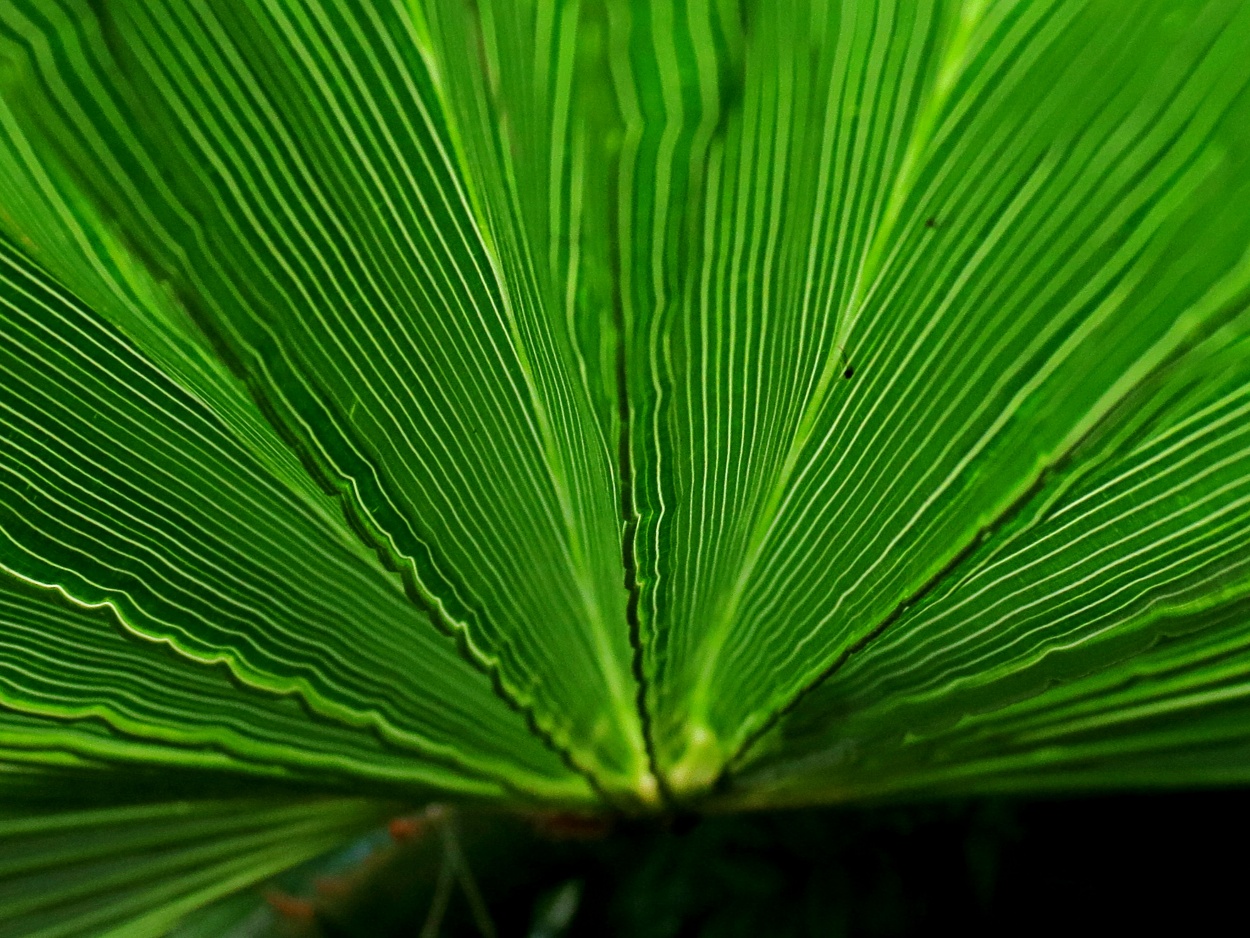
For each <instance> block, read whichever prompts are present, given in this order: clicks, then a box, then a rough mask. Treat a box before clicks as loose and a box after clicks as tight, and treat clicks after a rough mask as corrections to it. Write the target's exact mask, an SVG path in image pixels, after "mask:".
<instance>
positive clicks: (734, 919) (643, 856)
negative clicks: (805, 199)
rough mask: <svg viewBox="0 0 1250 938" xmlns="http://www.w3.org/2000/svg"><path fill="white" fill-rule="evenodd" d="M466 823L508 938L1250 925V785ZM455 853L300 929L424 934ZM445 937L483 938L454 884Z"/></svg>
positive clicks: (411, 861) (354, 893) (425, 862)
mask: <svg viewBox="0 0 1250 938" xmlns="http://www.w3.org/2000/svg"><path fill="white" fill-rule="evenodd" d="M452 825H453V827H454V829H455V831H456V832H457V833H456V837H455V842H456V844H457V845H458V847H459V849H460V850H461V851H462V853H463V856H464V857H465V859H466V863H467V865H468V866H469V868H470V869H471V870H472V874H473V880H474V882H475V883H476V884H477V886H478V887H479V888H480V891H481V893H482V896H483V902H484V905H485V906H486V908H487V909H488V910H489V915H490V918H491V920H492V922H493V925H494V928H495V930H496V932H497V934H498V935H500V936H501V938H507V936H514V935H516V936H524V935H535V936H557V935H561V936H612V935H620V936H630V938H632V936H639V938H642V936H646V938H653V936H654V938H666V936H684V935H707V936H771V935H777V936H787V935H821V936H826V935H828V936H836V935H863V936H894V935H932V934H940V933H944V932H955V933H959V934H964V935H1018V934H1043V933H1045V934H1059V935H1066V934H1086V933H1099V934H1113V935H1114V934H1123V933H1126V932H1128V931H1144V932H1146V933H1152V932H1158V931H1160V930H1169V931H1170V930H1172V928H1171V927H1170V926H1171V925H1172V924H1175V925H1176V930H1177V931H1178V933H1180V934H1185V935H1190V934H1211V933H1217V932H1218V933H1221V934H1223V933H1231V934H1241V933H1246V932H1247V931H1250V915H1248V903H1250V882H1248V881H1247V872H1248V866H1250V864H1247V861H1246V859H1245V845H1246V844H1247V841H1248V839H1250V792H1240V791H1204V792H1185V793H1170V794H1149V795H1145V794H1138V795H1115V796H1097V797H1080V798H1065V799H1058V798H1053V799H1046V800H1019V799H1005V798H996V799H989V800H985V799H979V800H968V801H960V802H944V803H934V804H923V805H911V806H887V807H870V808H827V809H816V810H803V811H785V812H775V813H761V814H753V815H740V816H724V817H715V816H711V817H704V818H699V817H694V816H691V817H679V818H670V819H666V820H664V821H659V822H656V821H651V822H645V823H644V822H639V821H634V822H629V821H618V822H616V823H615V824H613V825H612V830H611V831H610V832H605V831H603V830H600V829H598V828H597V827H596V826H595V825H593V824H589V825H579V824H575V823H573V822H572V821H571V820H567V819H561V818H546V819H541V820H540V819H534V818H530V819H517V818H508V817H499V816H493V817H492V816H475V815H471V814H461V815H458V816H456V817H455V818H454V820H453V822H452ZM446 849H447V848H446V838H445V836H444V835H443V834H442V833H441V832H440V831H439V830H438V828H437V826H431V828H430V829H429V830H427V831H426V832H425V833H423V834H422V835H420V836H419V837H416V838H413V840H412V841H411V842H408V843H404V844H401V845H399V846H398V847H389V846H388V847H387V848H386V849H384V850H379V851H377V853H376V854H375V856H374V859H373V861H371V863H369V864H365V866H364V867H360V868H357V871H356V873H354V874H352V876H351V877H350V879H351V888H350V889H349V890H346V891H344V890H342V889H341V888H340V889H339V890H338V895H337V896H332V897H331V898H329V899H326V898H325V897H324V895H323V896H322V897H321V898H318V899H316V900H315V904H316V907H317V911H316V920H315V924H314V925H313V927H312V928H311V929H300V931H301V932H303V933H305V934H307V933H310V932H311V933H313V934H317V933H319V934H321V935H323V936H325V938H342V936H350V938H356V936H373V935H380V936H389V935H396V936H398V935H408V936H415V935H419V934H421V932H422V927H423V925H424V923H425V921H426V917H427V914H428V911H429V908H430V906H431V902H432V899H431V897H432V895H433V891H434V888H435V886H434V884H435V883H436V881H437V873H438V869H439V866H440V864H441V863H442V862H443V858H444V857H445V851H446ZM388 851H389V852H388ZM339 885H340V886H341V884H339ZM326 891H328V892H331V893H333V892H334V890H325V888H324V884H323V892H326ZM570 911H571V918H569V913H570ZM1216 923H1222V924H1221V926H1220V927H1218V928H1217V927H1216ZM439 934H441V935H444V936H460V935H477V934H479V930H478V929H477V928H476V927H475V925H474V924H473V916H472V914H471V904H470V903H469V902H468V901H467V900H466V899H465V896H464V891H463V890H462V889H461V888H459V887H457V888H456V889H454V890H453V891H452V894H451V899H450V902H449V904H448V906H447V911H446V915H445V916H444V918H443V921H442V926H441V929H440V932H439Z"/></svg>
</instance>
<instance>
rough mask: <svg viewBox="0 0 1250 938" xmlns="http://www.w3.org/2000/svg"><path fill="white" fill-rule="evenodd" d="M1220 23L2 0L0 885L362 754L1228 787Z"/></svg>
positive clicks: (120, 850)
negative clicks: (82, 844)
mask: <svg viewBox="0 0 1250 938" xmlns="http://www.w3.org/2000/svg"><path fill="white" fill-rule="evenodd" d="M1247 42H1250V9H1247V7H1246V6H1245V4H1242V3H1239V2H1236V0H1210V2H1198V0H1194V2H1187V3H1182V4H1177V3H1166V4H1165V3H1148V4H1144V5H1138V6H1137V7H1135V8H1134V10H1133V11H1132V13H1131V14H1130V13H1128V12H1127V11H1125V10H1123V9H1120V8H1117V7H1116V6H1115V5H1105V4H1095V3H1087V2H1080V0H1027V2H1026V0H1020V2H1005V0H1004V2H989V0H985V2H977V0H967V2H963V3H954V2H952V3H943V2H933V3H921V4H915V3H903V2H900V3H893V2H890V0H880V2H875V3H860V2H850V0H848V2H845V3H836V2H827V0H780V2H777V3H749V2H741V3H733V2H727V0H716V2H712V0H689V2H681V3H679V2H668V0H655V2H636V3H607V4H599V3H592V2H590V0H525V2H519V3H495V2H485V0H482V2H478V3H476V4H468V3H464V4H461V3H459V2H445V3H444V2H438V3H422V2H410V3H404V2H399V0H395V2H385V3H376V4H374V3H354V2H329V0H231V2H228V3H211V4H210V3H205V2H190V3H188V2H182V0H178V2H175V0H168V2H163V0H117V2H110V3H107V4H93V3H90V2H88V0H8V2H7V3H5V4H4V5H3V6H0V232H2V236H3V240H2V241H0V318H2V320H3V326H2V327H0V432H2V433H3V446H0V727H2V729H0V759H2V760H3V763H2V764H3V767H4V769H5V771H4V772H3V773H0V791H2V792H3V793H4V794H3V797H4V799H5V802H6V803H8V804H10V805H11V806H13V810H15V811H17V810H29V811H31V812H34V813H33V814H32V815H31V816H30V817H29V818H28V819H27V820H24V821H22V822H21V824H19V827H21V831H22V832H24V833H14V834H11V835H9V836H6V839H5V841H4V843H5V844H6V846H5V847H3V848H0V871H3V872H0V878H4V877H8V878H10V879H11V884H7V883H6V884H0V907H3V906H4V905H5V904H6V903H8V904H9V905H10V907H11V908H12V909H14V910H18V911H17V912H15V913H14V915H15V916H16V914H18V912H20V914H21V915H22V916H26V918H24V919H23V920H22V921H23V923H24V924H22V926H21V929H23V930H24V931H23V930H19V931H18V932H16V933H25V932H32V933H40V934H41V933H45V932H41V931H39V929H41V928H43V929H45V930H46V933H47V934H57V933H72V932H73V931H74V929H78V930H80V931H81V930H82V929H83V928H96V929H101V928H105V927H106V924H107V925H108V927H112V926H113V925H119V924H122V923H125V922H127V921H131V920H133V921H134V922H136V923H138V924H135V925H134V928H135V929H136V931H135V933H153V934H156V933H160V932H161V930H163V929H166V928H168V927H169V926H170V925H171V924H172V923H173V922H174V921H176V919H177V918H178V917H179V916H180V915H181V914H183V913H184V912H185V911H186V910H187V909H190V908H192V907H194V906H196V905H198V904H203V903H206V902H209V901H211V900H213V899H215V898H216V897H217V896H219V895H223V894H225V893H226V892H228V891H230V890H233V889H237V888H239V887H241V886H243V885H246V884H247V883H249V882H253V881H256V880H258V879H260V878H263V877H265V876H268V875H270V874H271V873H272V872H274V871H276V870H278V869H281V868H283V867H285V866H289V865H291V864H294V863H298V862H300V861H302V860H303V859H305V858H306V857H308V856H311V855H313V854H314V853H317V852H321V851H323V850H325V849H327V848H328V846H330V845H331V844H332V843H334V842H335V841H336V840H338V839H341V838H343V837H345V836H348V835H349V834H350V833H351V832H353V831H356V830H359V829H361V828H363V827H365V826H367V825H368V824H370V823H373V822H375V821H376V820H377V818H379V817H381V816H383V815H384V814H385V811H386V810H388V808H387V805H389V804H391V803H392V800H391V799H399V800H404V801H409V802H411V801H413V800H418V801H420V800H428V799H430V798H434V797H444V798H446V797H451V798H460V799H476V800H485V801H489V802H495V803H500V804H505V805H513V806H522V805H532V804H546V805H567V806H580V807H583V808H602V809H604V810H608V809H621V810H628V811H638V810H651V809H659V808H663V807H664V806H666V805H671V804H673V803H677V802H681V803H691V804H696V805H697V804H701V803H706V802H707V801H708V800H710V801H712V802H716V803H719V804H720V805H721V806H723V807H734V806H767V805H780V804H806V803H813V802H819V801H826V800H834V799H846V798H860V797H875V796H880V795H884V794H896V793H916V792H925V793H932V792H941V793H958V792H968V791H988V790H1004V789H1010V790H1040V789H1055V788H1068V789H1071V788H1077V787H1090V786H1142V785H1192V784H1202V783H1211V782H1228V781H1237V782H1240V781H1244V780H1245V779H1246V778H1247V776H1248V775H1250V755H1248V751H1247V748H1246V747H1247V743H1248V742H1250V736H1248V735H1247V730H1248V728H1250V723H1248V722H1247V719H1248V717H1247V714H1246V711H1245V710H1244V707H1245V704H1244V703H1243V700H1245V699H1246V692H1245V690H1244V680H1243V677H1242V675H1244V673H1245V667H1244V662H1243V660H1242V659H1243V658H1244V657H1245V655H1246V654H1247V648H1248V647H1250V646H1248V645H1247V644H1246V642H1247V641H1248V640H1250V639H1247V638H1244V637H1243V636H1244V635H1245V633H1246V628H1247V625H1248V623H1247V619H1246V615H1245V611H1246V608H1247V606H1246V603H1247V601H1250V436H1248V435H1247V434H1248V433H1250V431H1248V430H1247V428H1250V419H1248V415H1250V310H1248V303H1247V300H1248V298H1250V132H1248V131H1247V128H1250V60H1248V59H1247V58H1246V56H1245V55H1244V50H1245V48H1246V44H1247ZM160 778H165V779H167V780H168V784H170V785H174V786H175V789H176V791H175V792H174V794H173V795H168V794H162V792H163V791H165V790H166V789H163V788H162V787H161V784H159V783H157V782H154V781H153V780H154V779H160ZM197 779H198V780H199V781H196V780H197ZM175 780H176V784H175ZM249 785H255V786H262V787H265V786H269V788H266V789H265V790H266V791H269V789H270V788H272V794H266V795H265V796H264V797H265V798H267V799H270V800H268V801H265V803H263V804H262V803H260V802H255V803H248V805H247V806H246V808H245V809H244V808H243V807H240V810H239V812H238V813H232V812H229V811H226V812H225V814H223V811H224V809H223V808H222V802H220V801H218V800H214V799H218V798H221V797H224V796H225V795H227V794H233V793H235V792H237V791H238V790H239V788H240V786H242V788H243V790H246V789H247V788H248V786H249ZM171 790H172V789H171ZM92 792H95V794H92ZM345 792H347V793H351V794H354V795H363V796H367V797H368V798H371V799H374V800H371V801H368V802H361V801H357V800H350V799H346V798H344V797H343V793H345ZM316 793H322V794H331V795H333V796H334V797H335V799H336V800H334V801H330V802H325V804H322V803H321V802H317V801H313V802H308V801H307V799H308V798H310V797H312V796H313V795H315V794H316ZM119 802H125V803H135V802H137V803H139V804H143V803H146V802H151V804H152V806H151V807H150V808H140V807H133V806H131V807H119V806H118V803H119ZM161 805H165V806H166V807H161ZM177 805H181V807H177ZM306 805H311V806H307V807H306ZM22 806H25V807H22ZM144 810H151V811H152V812H155V813H153V814H152V815H151V820H150V823H149V821H144V824H148V827H144V828H142V829H138V828H135V829H128V828H127V825H128V824H130V823H131V822H130V821H129V820H127V819H128V818H130V815H129V814H127V812H133V811H139V812H140V813H142V811H144ZM162 811H168V812H170V813H167V814H161V812H162ZM66 812H69V813H66ZM84 812H85V813H84ZM93 812H94V813H93ZM110 812H112V813H110ZM179 812H183V813H182V814H180V813H179ZM184 815H185V816H184ZM145 817H146V815H145ZM80 821H81V823H82V824H83V825H85V827H84V829H89V830H90V831H92V832H94V833H93V834H92V835H91V837H92V838H93V839H92V840H91V843H92V844H93V846H92V847H91V851H94V852H91V851H86V852H84V851H80V850H76V849H75V848H74V847H73V846H72V844H71V842H70V841H67V840H64V839H58V838H59V837H61V836H62V835H61V834H59V833H58V831H68V830H70V829H72V828H73V826H74V825H75V824H79V823H80ZM14 823H17V822H14ZM21 825H25V826H21ZM17 830H18V828H14V831H17ZM27 837H36V838H43V839H40V840H38V841H37V842H34V841H31V842H28V841H27V840H26V839H24V838H27ZM282 838H287V840H288V841H289V842H294V843H298V844H299V845H300V846H299V848H298V849H292V850H291V851H290V852H289V855H287V856H286V857H285V859H281V858H280V855H279V854H280V851H278V850H277V848H276V847H275V844H276V843H278V842H279V841H281V840H282ZM24 864H25V865H24ZM92 864H101V865H100V866H99V868H98V869H97V868H96V867H95V866H92ZM149 868H150V869H152V870H156V869H163V870H164V871H165V872H164V874H163V875H162V876H161V877H159V878H153V877H150V876H148V875H146V874H144V873H143V872H142V871H143V870H147V869H149ZM48 877H52V878H51V879H48ZM110 877H113V878H110ZM44 881H47V882H49V883H53V882H55V883H59V884H62V885H59V886H56V887H55V889H63V890H64V892H63V894H62V893H58V892H56V891H55V889H53V888H51V887H49V890H48V892H47V895H48V896H49V897H50V898H49V899H48V900H47V901H46V902H44V901H43V900H36V899H34V898H32V896H34V895H35V893H36V892H37V891H38V890H39V889H42V888H43V887H41V886H37V885H36V884H37V883H40V882H44ZM90 882H98V883H101V884H105V885H100V886H98V888H97V887H92V886H90V885H88V884H89V883H90ZM109 884H111V885H109ZM76 890H77V891H76ZM93 890H94V891H93ZM58 895H60V896H62V898H63V900H64V901H61V900H60V899H55V897H56V896H58ZM6 896H8V897H9V898H5V897H6ZM105 896H107V898H104V897H105ZM48 910H51V911H48ZM45 912H47V915H48V916H50V917H48V918H47V921H46V923H45V922H44V920H43V919H41V918H39V916H40V915H44V914H45ZM97 913H98V915H99V916H100V918H99V922H98V923H95V919H92V920H91V923H88V918H81V917H75V916H87V917H89V916H91V915H95V914H97ZM92 923H95V924H92ZM58 928H59V929H61V931H60V932H58V931H57V929H58Z"/></svg>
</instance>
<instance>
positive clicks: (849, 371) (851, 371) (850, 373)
mask: <svg viewBox="0 0 1250 938" xmlns="http://www.w3.org/2000/svg"><path fill="white" fill-rule="evenodd" d="M842 377H843V378H846V379H848V380H849V379H851V378H854V377H855V366H854V365H847V366H846V371H844V372H842Z"/></svg>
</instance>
